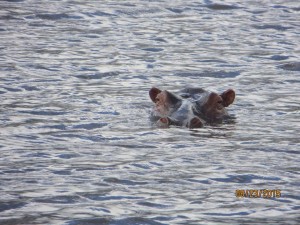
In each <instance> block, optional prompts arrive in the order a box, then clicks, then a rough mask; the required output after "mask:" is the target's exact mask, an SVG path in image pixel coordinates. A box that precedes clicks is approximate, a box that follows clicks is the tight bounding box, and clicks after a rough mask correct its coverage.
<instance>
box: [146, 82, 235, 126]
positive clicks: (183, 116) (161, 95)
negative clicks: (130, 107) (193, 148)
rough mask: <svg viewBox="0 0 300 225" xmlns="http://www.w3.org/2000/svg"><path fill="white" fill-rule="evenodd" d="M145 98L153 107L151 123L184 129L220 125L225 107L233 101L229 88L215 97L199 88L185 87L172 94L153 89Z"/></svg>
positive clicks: (224, 113) (233, 96) (233, 95)
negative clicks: (218, 123)
mask: <svg viewBox="0 0 300 225" xmlns="http://www.w3.org/2000/svg"><path fill="white" fill-rule="evenodd" d="M149 95H150V98H151V100H152V101H153V102H154V104H155V106H154V109H153V111H152V114H151V117H152V120H154V121H157V122H158V123H159V124H160V125H165V126H169V125H175V126H186V127H188V128H191V129H192V128H200V127H203V125H204V124H205V123H215V122H222V120H223V119H224V118H225V117H227V116H228V113H227V110H226V108H225V107H227V106H229V105H230V104H232V103H233V101H234V99H235V92H234V90H232V89H228V90H227V91H224V92H223V93H222V94H217V93H215V92H211V91H206V90H204V89H202V88H186V89H184V90H182V91H181V92H180V94H179V95H175V94H173V93H171V92H169V91H165V90H164V91H161V90H160V89H158V88H155V87H153V88H151V89H150V91H149Z"/></svg>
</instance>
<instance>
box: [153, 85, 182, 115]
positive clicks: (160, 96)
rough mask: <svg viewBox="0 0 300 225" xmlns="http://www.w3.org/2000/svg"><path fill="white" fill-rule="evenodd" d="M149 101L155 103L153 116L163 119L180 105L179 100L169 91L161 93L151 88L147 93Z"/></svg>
mask: <svg viewBox="0 0 300 225" xmlns="http://www.w3.org/2000/svg"><path fill="white" fill-rule="evenodd" d="M149 95H150V98H151V100H152V101H153V102H154V103H155V115H156V116H160V117H164V116H169V115H171V114H172V112H174V111H175V110H176V107H177V106H179V105H180V104H181V98H179V97H178V96H176V95H174V94H172V93H171V92H169V91H161V90H159V89H158V88H155V87H154V88H152V89H151V90H150V91H149Z"/></svg>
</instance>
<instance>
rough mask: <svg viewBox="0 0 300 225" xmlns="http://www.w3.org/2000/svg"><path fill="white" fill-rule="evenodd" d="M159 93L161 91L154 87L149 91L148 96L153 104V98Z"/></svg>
mask: <svg viewBox="0 0 300 225" xmlns="http://www.w3.org/2000/svg"><path fill="white" fill-rule="evenodd" d="M160 92H161V90H159V89H158V88H155V87H153V88H151V89H150V91H149V96H150V98H151V100H152V102H155V98H156V96H157V95H158V94H159V93H160Z"/></svg>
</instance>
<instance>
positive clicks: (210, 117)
mask: <svg viewBox="0 0 300 225" xmlns="http://www.w3.org/2000/svg"><path fill="white" fill-rule="evenodd" d="M205 95H206V97H205V98H201V100H199V101H197V109H198V111H199V112H200V114H201V115H202V117H204V119H205V120H207V121H208V122H215V121H217V120H221V119H223V118H224V116H227V115H228V114H227V110H226V107H228V106H229V105H231V104H232V103H233V101H234V99H235V92H234V90H232V89H228V90H226V91H224V92H223V93H222V94H217V93H215V92H205Z"/></svg>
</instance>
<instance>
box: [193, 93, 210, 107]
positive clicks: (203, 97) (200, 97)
mask: <svg viewBox="0 0 300 225" xmlns="http://www.w3.org/2000/svg"><path fill="white" fill-rule="evenodd" d="M212 93H213V92H210V91H205V92H203V93H201V94H194V95H193V98H192V101H193V102H197V104H198V105H200V106H201V105H204V104H205V103H206V102H207V101H208V100H209V98H210V96H211V94H212Z"/></svg>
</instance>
